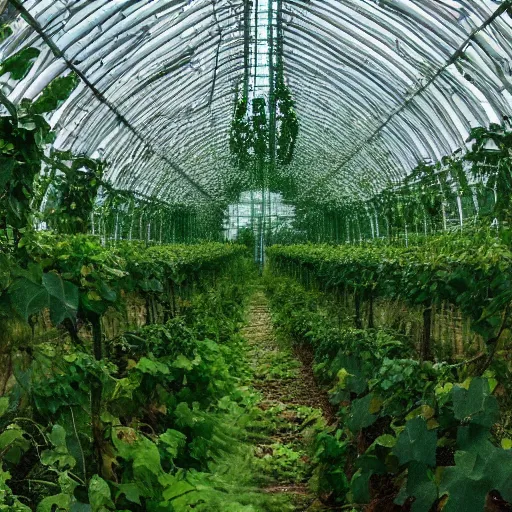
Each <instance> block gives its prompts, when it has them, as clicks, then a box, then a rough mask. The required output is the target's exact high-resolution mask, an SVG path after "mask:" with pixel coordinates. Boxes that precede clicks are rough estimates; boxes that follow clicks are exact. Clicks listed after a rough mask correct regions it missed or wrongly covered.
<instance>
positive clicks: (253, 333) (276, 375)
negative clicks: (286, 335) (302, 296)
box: [243, 287, 329, 511]
mask: <svg viewBox="0 0 512 512" xmlns="http://www.w3.org/2000/svg"><path fill="white" fill-rule="evenodd" d="M243 334H244V338H245V339H246V340H247V343H248V344H249V347H250V350H249V358H250V361H251V364H252V367H253V370H254V382H253V386H254V388H256V389H257V390H258V391H259V392H260V393H261V395H262V400H261V402H260V404H259V407H260V409H261V410H262V414H263V416H264V418H265V419H266V420H268V422H267V421H266V423H268V424H269V425H270V428H269V429H268V430H267V432H266V436H265V438H264V439H260V440H258V441H257V445H256V456H257V457H258V458H260V461H261V469H262V473H263V474H265V475H266V476H267V477H268V480H267V481H266V484H265V485H264V490H265V492H268V493H273V494H285V495H288V496H290V498H291V500H292V502H293V503H294V504H295V506H296V508H295V510H297V511H306V510H307V511H314V510H315V511H317V510H327V509H326V508H324V507H323V506H322V505H321V503H320V502H319V501H318V500H317V499H316V496H315V494H314V493H313V492H312V491H311V490H310V488H309V485H308V481H309V480H310V479H311V477H312V475H313V470H314V465H313V464H312V461H311V459H310V456H311V453H312V451H313V446H312V445H313V442H314V437H315V434H316V433H317V432H320V431H321V430H323V429H325V428H326V426H327V422H326V420H325V417H328V416H329V405H328V401H327V397H326V395H325V393H323V392H322V391H321V390H320V389H319V388H318V387H317V385H316V383H315V381H314V377H313V372H312V369H311V365H310V364H308V360H307V357H301V358H299V357H298V355H297V354H294V352H293V351H292V349H291V347H290V344H289V343H287V342H286V341H285V340H281V339H278V338H277V336H276V333H275V332H274V329H273V325H272V317H271V313H270V310H269V305H268V301H267V298H266V296H265V294H264V291H263V288H262V287H257V288H256V291H255V293H254V295H253V297H252V300H251V303H250V308H249V318H248V323H247V326H246V327H245V328H244V331H243ZM301 359H302V360H301ZM304 360H305V361H304ZM303 361H304V362H303ZM324 411H325V413H324Z"/></svg>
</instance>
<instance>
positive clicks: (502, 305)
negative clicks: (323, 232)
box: [268, 230, 512, 370]
mask: <svg viewBox="0 0 512 512" xmlns="http://www.w3.org/2000/svg"><path fill="white" fill-rule="evenodd" d="M268 256H269V260H270V265H271V267H272V269H273V270H274V271H275V272H278V273H285V274H288V275H292V276H297V277H299V278H301V279H302V280H303V282H304V283H308V284H315V285H317V286H319V287H320V288H321V289H323V290H326V291H327V290H331V291H339V290H348V291H350V292H351V293H353V294H354V295H355V301H354V302H355V309H356V311H355V317H356V318H355V325H356V326H357V327H362V322H361V318H360V316H361V308H360V306H361V303H362V301H366V302H367V303H368V304H369V309H370V312H369V321H368V325H369V326H370V327H373V325H374V319H373V301H374V300H375V299H376V298H385V299H399V300H400V301H402V302H403V303H405V304H407V305H409V306H414V307H418V308H421V309H422V311H423V315H424V337H423V338H424V339H423V343H422V346H421V347H420V351H421V356H422V357H423V358H424V359H430V357H431V352H432V347H431V346H430V345H431V342H430V332H429V330H430V329H429V326H430V323H431V311H432V306H433V305H440V304H443V303H444V304H452V305H454V306H456V307H457V308H458V310H460V312H461V313H462V315H463V316H464V317H465V318H467V319H469V320H470V322H471V328H472V330H473V331H474V332H475V333H477V334H478V335H481V336H482V337H483V339H484V341H485V342H486V343H487V346H488V354H487V357H486V358H485V359H484V361H483V362H482V370H485V369H486V368H487V367H488V366H489V364H490V361H491V359H492V357H493V356H494V354H495V352H496V350H497V348H498V346H499V344H500V341H502V338H503V336H502V335H503V333H504V332H505V331H506V330H507V329H509V327H510V301H511V300H512V292H511V289H512V287H511V283H512V252H511V251H510V249H509V247H508V245H507V244H505V243H504V242H502V241H501V239H500V238H498V237H496V236H494V235H493V234H492V233H490V232H489V231H488V230H477V231H473V232H467V233H465V234H462V235H458V236H449V235H441V236H437V237H429V238H427V239H424V240H422V241H421V243H418V244H412V243H411V244H410V245H409V246H408V247H404V246H397V245H393V244H384V243H367V244H362V245H357V246H356V245H342V246H328V245H296V246H273V247H270V248H269V249H268Z"/></svg>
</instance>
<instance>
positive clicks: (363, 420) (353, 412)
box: [347, 393, 378, 432]
mask: <svg viewBox="0 0 512 512" xmlns="http://www.w3.org/2000/svg"><path fill="white" fill-rule="evenodd" d="M373 398H374V396H373V394H371V393H370V394H368V395H366V396H365V397H363V398H359V399H357V400H354V401H353V402H352V406H351V408H350V416H349V419H348V421H347V426H348V428H349V429H350V430H351V431H352V432H357V431H359V430H361V429H363V428H366V427H369V426H370V425H373V424H374V423H375V422H376V421H377V418H378V416H377V415H375V414H372V413H371V412H370V409H371V407H372V401H373Z"/></svg>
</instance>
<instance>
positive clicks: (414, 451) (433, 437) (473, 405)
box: [267, 275, 512, 512]
mask: <svg viewBox="0 0 512 512" xmlns="http://www.w3.org/2000/svg"><path fill="white" fill-rule="evenodd" d="M267 290H268V294H269V297H270V300H271V308H272V311H273V319H274V322H275V324H276V326H277V327H278V329H279V331H280V332H281V333H282V335H284V336H286V337H288V338H289V339H291V340H292V342H293V343H295V344H297V345H301V346H303V347H307V348H308V349H309V350H311V351H312V353H313V356H314V359H313V361H314V370H315V374H316V376H317V378H318V380H319V381H320V382H321V383H322V384H323V385H324V386H325V387H326V389H328V390H329V398H330V401H331V403H332V404H334V405H335V406H336V407H337V410H338V413H337V421H336V423H335V424H333V425H332V426H331V427H330V428H328V429H327V430H325V431H324V432H322V433H320V434H318V435H317V438H316V442H315V449H314V453H313V461H314V463H315V464H316V470H315V472H316V474H315V477H314V478H313V479H312V481H311V485H312V486H313V487H314V489H315V490H316V491H317V492H318V493H319V494H320V495H321V496H322V498H323V500H324V501H325V502H326V503H328V504H330V505H338V506H342V508H343V509H346V510H350V509H351V510H352V511H354V512H355V511H357V510H363V509H364V510H366V511H374V510H375V511H383V510H410V511H412V512H431V511H433V510H443V511H445V512H451V511H457V512H458V511H467V510H474V511H483V510H500V511H504V510H509V508H507V507H510V504H512V481H511V479H510V475H511V474H512V450H511V448H512V423H511V418H510V399H509V398H507V393H506V389H505V388H504V385H503V384H504V383H507V382H509V381H510V368H508V369H507V368H506V366H504V365H503V364H502V362H500V361H496V362H494V363H493V365H492V366H491V368H489V369H487V370H486V371H485V373H484V374H483V375H480V374H479V373H480V372H479V371H478V369H477V368H475V367H474V366H472V365H460V364H458V365H449V364H446V363H437V364H432V363H431V362H420V361H418V360H417V359H415V358H414V356H415V349H414V347H413V346H412V344H411V342H410V340H408V339H407V338H406V337H404V336H402V335H399V334H397V333H394V332H390V331H385V330H379V329H367V330H362V329H354V328H353V327H347V326H339V325H338V324H337V322H336V321H333V318H332V317H331V316H330V315H329V314H327V313H326V310H325V309H324V308H323V306H322V304H323V300H324V298H325V297H324V295H323V294H322V293H321V292H315V291H307V290H306V289H305V288H304V287H303V286H302V285H301V284H300V283H299V282H298V281H297V280H296V279H293V278H290V277H277V276H276V275H271V276H270V278H269V279H268V282H267ZM507 400H508V402H507ZM500 402H501V405H502V409H503V413H502V414H501V416H500V412H499V403H500ZM507 503H508V504H507Z"/></svg>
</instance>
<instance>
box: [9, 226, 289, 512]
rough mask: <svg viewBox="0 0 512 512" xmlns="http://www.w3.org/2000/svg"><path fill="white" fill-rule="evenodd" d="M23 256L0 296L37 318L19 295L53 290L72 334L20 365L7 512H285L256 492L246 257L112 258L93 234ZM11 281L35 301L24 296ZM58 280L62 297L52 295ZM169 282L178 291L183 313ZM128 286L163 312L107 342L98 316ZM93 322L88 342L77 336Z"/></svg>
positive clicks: (224, 250)
mask: <svg viewBox="0 0 512 512" xmlns="http://www.w3.org/2000/svg"><path fill="white" fill-rule="evenodd" d="M23 248H24V249H25V250H26V251H27V253H29V254H30V255H31V256H32V259H33V262H34V263H33V264H32V265H30V267H29V268H26V269H20V270H19V272H22V273H23V275H20V276H16V277H15V278H14V280H13V282H12V284H11V285H10V286H9V289H8V290H7V291H6V292H4V293H3V295H2V298H6V297H7V301H8V302H9V303H10V304H11V305H12V309H13V312H12V313H11V314H13V315H14V314H16V315H18V318H19V319H20V321H21V320H22V319H23V321H24V320H26V317H25V315H24V314H20V311H21V312H27V311H28V312H30V315H29V318H28V319H29V321H30V320H31V319H33V321H35V317H37V315H36V310H35V306H34V308H33V309H30V308H29V309H27V308H23V307H20V303H19V302H17V299H16V297H18V298H20V297H27V296H33V297H35V296H36V295H37V294H38V293H41V294H42V295H44V292H43V290H46V293H47V294H48V295H49V302H47V303H45V307H46V308H48V307H49V310H50V315H51V316H52V318H53V320H54V322H55V325H57V320H62V323H64V324H66V325H67V326H68V329H67V330H69V327H70V326H72V328H73V329H74V335H73V338H70V337H69V336H52V337H50V338H47V337H44V336H42V337H37V336H36V337H35V338H33V339H31V340H27V341H26V346H27V347H29V348H30V350H29V351H27V350H25V354H24V355H23V356H18V357H17V358H16V361H15V365H14V378H13V379H11V383H10V385H9V386H8V392H7V394H6V395H4V396H3V397H1V398H0V510H5V511H9V512H16V511H19V512H23V511H29V510H36V511H37V512H55V511H66V512H79V511H91V512H106V511H109V510H119V511H133V512H171V511H172V512H180V511H185V510H192V509H194V510H204V511H219V512H220V511H225V510H232V511H234V512H235V511H240V512H249V511H261V512H264V511H267V512H268V511H275V512H281V511H283V510H287V508H286V504H285V503H284V502H283V501H282V500H281V499H280V498H278V497H273V496H267V495H265V494H257V493H255V492H254V491H253V490H252V487H254V485H255V484H254V469H253V467H252V466H251V464H252V460H253V456H252V451H251V450H252V449H251V447H250V446H249V445H248V444H247V443H246V442H245V441H244V437H245V435H246V434H245V432H244V427H245V426H246V425H248V424H249V423H251V422H255V423H256V422H257V420H259V417H258V415H259V413H258V412H257V411H256V408H255V403H256V402H257V396H256V395H255V394H254V393H253V392H251V391H250V389H248V387H247V386H246V384H247V382H248V380H249V378H250V370H249V367H248V365H247V363H246V357H245V351H246V346H245V344H244V343H243V340H242V337H241V335H240V332H239V331H240V328H241V325H242V323H243V319H244V306H245V301H246V297H247V293H248V291H249V290H250V287H248V286H247V282H246V279H247V276H248V274H249V273H250V270H249V266H248V263H247V260H246V259H244V258H242V257H238V254H240V252H239V251H240V250H239V249H238V248H236V247H233V246H221V245H220V244H205V245H203V246H177V247H165V246H162V247H151V248H147V249H146V248H142V246H137V245H135V246H134V245H128V244H127V245H126V246H125V247H120V246H116V247H115V248H111V249H106V248H104V247H102V246H101V245H100V244H99V243H98V242H97V241H96V240H95V239H94V238H92V237H85V236H77V237H71V238H69V237H67V238H65V237H60V238H59V237H50V236H49V235H48V234H40V235H38V237H37V238H36V239H34V240H31V242H30V243H28V242H27V243H26V245H24V246H23ZM36 267H37V269H36ZM57 269H58V271H59V273H58V274H57V272H56V270H57ZM41 272H42V274H43V277H42V278H41V279H42V280H41V282H34V278H35V276H36V275H39V276H40V274H41ZM199 274H200V275H199ZM49 275H52V276H53V277H52V278H48V277H45V276H49ZM17 279H23V280H24V285H23V286H28V285H27V282H30V283H32V284H31V285H30V286H37V287H38V288H37V289H38V290H39V292H37V293H36V291H35V289H32V291H30V293H29V292H28V291H27V292H26V293H24V294H22V295H16V293H18V294H19V292H15V290H17V289H18V290H20V289H21V287H20V285H18V287H17V288H15V289H14V291H13V290H11V289H10V288H11V286H12V285H13V284H14V283H16V282H17ZM56 279H58V280H59V283H60V285H59V287H58V289H59V290H60V292H61V295H58V294H56V293H55V290H56V288H52V287H51V286H49V284H50V282H51V281H52V280H56ZM168 280H170V281H172V282H173V283H174V284H175V285H176V286H177V287H178V286H182V288H177V289H176V296H175V297H174V300H175V303H176V305H177V309H176V310H172V305H170V303H169V296H168V295H167V293H166V282H167V281H168ZM191 281H194V282H195V290H194V293H190V283H191ZM186 282H188V283H189V288H188V290H187V291H186V293H185V290H184V288H183V286H184V285H185V283H186ZM132 287H134V288H135V289H136V291H138V292H139V293H140V294H144V293H148V294H150V295H151V296H153V297H155V298H156V301H157V305H158V308H159V311H160V315H157V316H158V318H157V317H154V318H148V319H149V320H153V321H152V322H150V323H148V324H147V325H146V326H145V327H142V328H139V329H132V330H128V331H126V332H123V333H122V334H121V335H119V336H116V337H114V338H113V339H106V337H105V335H104V334H102V333H101V322H100V323H99V324H98V323H95V322H96V320H94V319H95V318H96V319H97V318H98V317H99V316H101V314H102V312H104V311H106V309H107V308H110V307H116V308H119V307H122V302H123V300H124V299H125V298H126V296H127V292H128V291H129V290H130V289H132ZM114 295H115V296H116V297H115V298H114ZM42 302H43V303H44V301H42ZM166 309H167V315H164V310H166ZM164 316H165V317H166V319H164ZM2 321H3V323H5V322H6V321H7V319H6V318H4V319H3V320H2ZM10 321H12V318H11V320H10ZM86 322H87V323H92V327H93V329H92V340H91V337H90V336H87V335H86V333H85V331H84V329H83V328H82V329H79V328H78V327H79V326H80V323H86ZM98 329H99V332H98ZM98 341H100V346H99V348H100V353H98V352H97V350H98V345H97V342H98ZM16 348H18V349H19V347H16Z"/></svg>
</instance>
